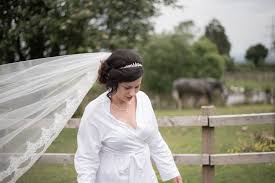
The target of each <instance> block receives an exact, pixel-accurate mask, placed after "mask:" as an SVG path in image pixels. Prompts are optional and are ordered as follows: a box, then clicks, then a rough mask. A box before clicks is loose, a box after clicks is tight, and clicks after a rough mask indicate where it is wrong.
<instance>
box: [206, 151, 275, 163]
mask: <svg viewBox="0 0 275 183" xmlns="http://www.w3.org/2000/svg"><path fill="white" fill-rule="evenodd" d="M210 160H211V161H210V164H211V165H232V164H252V163H271V162H275V152H253V153H234V154H212V155H210Z"/></svg>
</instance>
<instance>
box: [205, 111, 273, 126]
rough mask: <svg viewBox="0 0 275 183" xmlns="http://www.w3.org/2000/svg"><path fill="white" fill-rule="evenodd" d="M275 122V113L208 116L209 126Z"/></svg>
mask: <svg viewBox="0 0 275 183" xmlns="http://www.w3.org/2000/svg"><path fill="white" fill-rule="evenodd" d="M267 123H271V124H272V123H273V124H274V123H275V113H259V114H236V115H219V116H209V126H236V125H248V124H267Z"/></svg>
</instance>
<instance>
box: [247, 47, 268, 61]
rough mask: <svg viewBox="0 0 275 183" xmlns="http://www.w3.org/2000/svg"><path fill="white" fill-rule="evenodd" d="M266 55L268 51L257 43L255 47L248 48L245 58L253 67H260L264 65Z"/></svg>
mask: <svg viewBox="0 0 275 183" xmlns="http://www.w3.org/2000/svg"><path fill="white" fill-rule="evenodd" d="M267 54H268V49H267V48H266V47H265V46H264V45H262V44H261V43H258V44H256V45H253V46H250V47H249V48H248V49H247V50H246V54H245V58H246V59H247V61H250V62H251V61H252V62H253V63H254V65H255V66H260V65H262V64H263V63H264V61H265V58H266V56H267Z"/></svg>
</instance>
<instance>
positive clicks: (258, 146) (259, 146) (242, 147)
mask: <svg viewBox="0 0 275 183" xmlns="http://www.w3.org/2000/svg"><path fill="white" fill-rule="evenodd" d="M269 151H275V138H274V137H272V136H271V135H267V134H264V133H262V132H261V133H260V132H255V133H253V134H252V139H251V141H243V140H239V145H238V146H236V147H234V148H232V149H229V150H228V152H230V153H238V152H269Z"/></svg>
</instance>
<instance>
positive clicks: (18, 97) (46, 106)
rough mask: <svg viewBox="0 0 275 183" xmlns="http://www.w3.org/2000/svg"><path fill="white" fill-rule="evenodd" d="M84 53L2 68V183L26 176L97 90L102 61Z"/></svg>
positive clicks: (104, 54)
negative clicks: (76, 112) (89, 93)
mask: <svg viewBox="0 0 275 183" xmlns="http://www.w3.org/2000/svg"><path fill="white" fill-rule="evenodd" d="M110 54H111V53H108V52H98V53H84V54H75V55H66V56H58V57H49V58H42V59H35V60H29V61H23V62H16V63H11V64H5V65H0V182H1V183H2V182H5V183H6V182H7V183H12V182H16V180H17V179H18V178H19V177H20V176H21V175H22V174H23V173H25V172H26V171H27V170H28V169H29V168H30V167H31V166H32V165H33V164H34V163H35V161H36V160H37V159H38V158H39V157H40V156H41V155H42V154H43V153H44V152H45V151H46V149H47V148H48V147H49V145H50V144H51V143H52V141H53V140H54V139H55V138H56V137H57V136H58V134H59V133H60V132H61V130H62V129H63V128H64V126H65V125H66V123H67V122H68V120H69V119H70V118H71V117H72V115H73V114H74V112H75V111H76V109H77V108H78V106H79V104H80V103H81V101H82V100H83V98H84V97H85V95H86V94H87V92H88V91H89V89H90V88H91V87H92V86H93V84H94V83H95V81H96V78H97V72H98V68H99V65H100V61H101V60H105V59H106V58H107V57H108V56H109V55H110Z"/></svg>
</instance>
